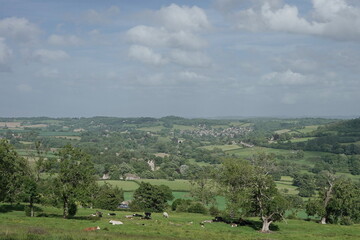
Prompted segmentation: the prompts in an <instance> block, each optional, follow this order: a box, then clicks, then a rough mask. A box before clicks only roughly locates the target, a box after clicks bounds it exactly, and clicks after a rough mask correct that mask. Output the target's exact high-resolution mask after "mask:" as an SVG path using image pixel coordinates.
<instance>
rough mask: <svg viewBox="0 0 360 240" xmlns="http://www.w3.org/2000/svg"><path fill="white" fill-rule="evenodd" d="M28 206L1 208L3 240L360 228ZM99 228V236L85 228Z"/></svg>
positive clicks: (350, 234)
mask: <svg viewBox="0 0 360 240" xmlns="http://www.w3.org/2000/svg"><path fill="white" fill-rule="evenodd" d="M22 207H23V206H21V205H20V206H17V207H11V206H9V205H0V212H1V214H0V239H2V240H5V239H6V240H16V239H23V240H25V239H26V240H38V239H41V240H48V239H50V240H77V239H81V240H83V239H91V240H92V239H108V240H113V239H114V240H115V239H120V240H122V239H130V240H132V239H152V240H155V239H159V240H170V239H171V240H178V239H179V240H185V239H189V240H195V239H196V240H197V239H200V240H202V239H204V240H211V239H216V240H218V239H224V240H227V239H229V240H233V239H258V240H260V239H274V240H275V239H278V240H282V239H283V240H285V239H286V240H288V239H294V240H303V239H320V240H321V239H330V240H335V239H339V240H343V239H349V240H350V239H359V238H360V225H352V226H339V225H320V224H318V223H315V222H312V221H304V220H287V221H286V222H285V221H284V222H279V223H275V224H274V225H276V226H277V230H275V231H273V232H272V233H271V234H264V233H260V232H258V231H257V230H258V229H259V227H260V226H261V223H260V221H259V219H258V218H248V219H249V220H251V222H250V224H249V225H246V226H239V227H235V228H232V227H230V225H228V224H225V223H208V224H205V228H202V227H201V226H200V224H199V223H200V222H201V221H204V220H208V219H212V218H213V217H211V216H209V215H202V214H191V213H176V212H171V211H168V213H169V215H170V218H169V219H164V218H163V217H162V214H161V213H153V214H152V220H141V219H126V218H125V215H129V214H132V213H133V212H122V211H117V212H116V213H117V215H116V216H111V217H109V216H107V213H108V212H109V211H103V210H100V211H102V212H103V213H104V216H103V217H102V218H91V217H89V215H90V214H92V213H94V212H95V211H96V209H83V208H80V209H79V211H78V214H77V216H76V217H74V218H72V219H63V218H62V216H61V209H56V208H52V207H44V206H39V207H40V208H42V210H43V212H42V214H43V215H45V214H46V216H47V217H33V218H30V217H25V216H24V212H23V210H22V209H21V208H22ZM109 220H118V221H122V222H123V223H124V224H123V225H117V226H113V225H110V224H109ZM95 226H99V227H100V229H101V230H98V231H97V232H86V231H83V229H85V228H88V227H95Z"/></svg>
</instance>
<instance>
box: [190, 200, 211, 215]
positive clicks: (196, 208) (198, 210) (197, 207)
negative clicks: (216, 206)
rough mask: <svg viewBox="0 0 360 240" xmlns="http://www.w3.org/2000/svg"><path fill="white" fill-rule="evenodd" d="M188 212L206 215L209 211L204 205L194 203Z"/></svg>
mask: <svg viewBox="0 0 360 240" xmlns="http://www.w3.org/2000/svg"><path fill="white" fill-rule="evenodd" d="M187 212H189V213H202V214H206V213H207V209H206V207H205V206H204V205H202V204H201V203H194V204H192V205H190V207H188V209H187Z"/></svg>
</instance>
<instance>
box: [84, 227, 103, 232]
mask: <svg viewBox="0 0 360 240" xmlns="http://www.w3.org/2000/svg"><path fill="white" fill-rule="evenodd" d="M96 230H100V227H99V226H97V227H88V228H85V229H84V231H87V232H89V231H96Z"/></svg>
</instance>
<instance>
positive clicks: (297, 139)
mask: <svg viewBox="0 0 360 240" xmlns="http://www.w3.org/2000/svg"><path fill="white" fill-rule="evenodd" d="M314 138H315V137H305V138H294V139H291V142H293V143H297V142H306V141H308V140H311V139H314Z"/></svg>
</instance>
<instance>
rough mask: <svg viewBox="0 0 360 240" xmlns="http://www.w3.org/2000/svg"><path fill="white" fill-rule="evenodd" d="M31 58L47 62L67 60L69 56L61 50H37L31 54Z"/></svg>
mask: <svg viewBox="0 0 360 240" xmlns="http://www.w3.org/2000/svg"><path fill="white" fill-rule="evenodd" d="M32 57H33V58H34V59H36V60H39V61H42V62H47V61H57V60H64V59H67V58H69V55H68V54H67V53H66V52H64V51H62V50H48V49H38V50H35V51H34V52H33V55H32Z"/></svg>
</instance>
